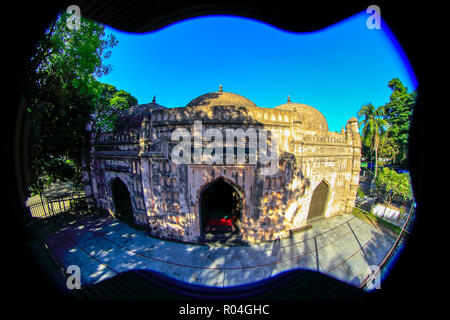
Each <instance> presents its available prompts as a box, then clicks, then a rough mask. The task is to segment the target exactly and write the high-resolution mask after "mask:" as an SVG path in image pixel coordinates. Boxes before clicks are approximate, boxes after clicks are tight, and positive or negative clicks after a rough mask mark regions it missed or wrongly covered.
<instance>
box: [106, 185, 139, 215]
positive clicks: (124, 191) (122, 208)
mask: <svg viewBox="0 0 450 320" xmlns="http://www.w3.org/2000/svg"><path fill="white" fill-rule="evenodd" d="M111 191H112V198H113V202H114V209H115V210H114V211H115V216H116V218H117V219H119V220H121V221H123V222H126V223H128V224H132V223H134V215H133V207H132V205H131V198H130V193H129V192H128V188H127V186H126V185H125V184H124V183H123V182H122V180H120V179H119V178H116V179H114V180H113V181H112V182H111Z"/></svg>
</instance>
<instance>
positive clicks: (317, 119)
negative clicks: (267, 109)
mask: <svg viewBox="0 0 450 320" xmlns="http://www.w3.org/2000/svg"><path fill="white" fill-rule="evenodd" d="M290 101H291V100H290V98H289V97H288V102H287V103H285V104H282V105H279V106H277V107H275V109H280V110H288V111H293V112H297V113H298V114H299V118H300V121H301V123H302V124H301V127H302V128H303V129H307V130H317V131H328V123H327V120H326V119H325V117H324V116H323V114H322V113H321V112H320V111H319V110H317V109H315V108H313V107H311V106H308V105H306V104H302V103H294V102H290Z"/></svg>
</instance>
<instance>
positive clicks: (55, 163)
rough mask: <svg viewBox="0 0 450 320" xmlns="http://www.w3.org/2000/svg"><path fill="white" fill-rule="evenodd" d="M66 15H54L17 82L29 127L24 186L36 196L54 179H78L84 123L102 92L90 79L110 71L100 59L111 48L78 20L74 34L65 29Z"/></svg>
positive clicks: (108, 39) (99, 31) (94, 26)
mask: <svg viewBox="0 0 450 320" xmlns="http://www.w3.org/2000/svg"><path fill="white" fill-rule="evenodd" d="M68 17H69V14H67V13H62V14H60V15H59V17H58V18H57V19H56V20H55V21H54V22H52V23H51V24H50V26H49V27H48V29H47V30H46V32H45V34H44V36H43V37H42V38H41V40H40V41H39V42H38V43H36V46H35V52H34V55H33V56H32V57H31V59H30V60H29V63H28V65H27V66H26V67H27V76H26V77H25V79H24V83H23V87H24V92H25V93H24V95H25V101H26V107H27V111H28V118H29V119H30V122H31V128H32V133H31V150H30V162H31V163H30V164H31V172H30V173H31V175H30V182H29V185H30V188H31V189H32V190H35V191H38V192H39V191H41V190H42V189H43V188H44V187H45V185H46V184H48V183H51V182H53V181H55V180H58V179H60V180H67V179H74V178H75V179H77V180H78V181H79V180H81V172H80V168H81V147H82V143H83V139H85V136H84V134H85V128H86V123H87V122H88V120H89V118H90V115H91V113H92V112H94V108H95V105H96V102H98V101H99V97H100V95H101V92H102V87H101V85H100V83H99V82H98V81H97V80H96V77H100V76H102V75H106V74H107V73H109V72H110V70H111V67H110V66H109V65H106V64H104V63H103V60H104V59H105V58H108V57H109V55H110V54H111V51H109V49H111V48H113V47H114V46H115V45H116V44H117V40H116V39H115V38H114V36H112V35H109V36H106V35H105V29H104V26H103V25H101V24H98V23H96V22H93V21H89V20H87V19H84V18H83V17H81V25H80V28H79V29H78V30H71V29H69V28H68V27H67V25H66V21H67V18H68ZM69 171H70V172H71V173H70V174H69V173H68V172H69Z"/></svg>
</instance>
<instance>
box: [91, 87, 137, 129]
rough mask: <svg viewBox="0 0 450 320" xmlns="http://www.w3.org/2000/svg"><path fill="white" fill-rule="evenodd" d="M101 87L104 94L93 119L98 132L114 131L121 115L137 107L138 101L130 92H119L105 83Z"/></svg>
mask: <svg viewBox="0 0 450 320" xmlns="http://www.w3.org/2000/svg"><path fill="white" fill-rule="evenodd" d="M100 85H101V87H102V93H101V95H100V98H99V101H98V103H97V104H96V109H95V111H94V113H93V114H92V118H93V120H94V123H95V127H96V129H97V130H98V131H100V132H107V131H112V130H113V129H114V125H115V123H116V121H117V119H118V117H119V115H120V113H121V112H123V111H125V110H127V109H128V108H130V107H132V106H134V105H137V104H138V101H137V99H136V98H135V97H133V96H132V95H131V94H130V93H129V92H126V91H124V90H117V88H116V87H114V86H113V85H110V84H105V83H101V84H100Z"/></svg>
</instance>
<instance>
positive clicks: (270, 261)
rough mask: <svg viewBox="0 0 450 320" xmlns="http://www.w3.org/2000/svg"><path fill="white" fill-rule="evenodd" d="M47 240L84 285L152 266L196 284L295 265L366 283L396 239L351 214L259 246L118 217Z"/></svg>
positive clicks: (232, 282)
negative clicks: (187, 239) (180, 237)
mask: <svg viewBox="0 0 450 320" xmlns="http://www.w3.org/2000/svg"><path fill="white" fill-rule="evenodd" d="M45 241H46V243H47V245H48V247H49V249H50V250H51V251H52V253H53V255H54V257H55V258H56V259H57V260H58V262H59V263H60V264H61V265H62V266H63V267H65V268H67V266H69V265H78V266H79V267H80V270H81V282H82V285H88V284H93V283H97V282H99V281H101V280H103V279H107V278H109V277H113V276H114V275H116V274H117V273H120V272H124V271H128V270H133V269H134V270H136V269H144V270H153V271H157V272H161V273H163V274H165V275H168V276H170V277H173V278H176V279H179V280H182V281H185V282H189V283H193V284H200V285H205V286H213V287H229V286H236V285H240V284H246V283H251V282H256V281H259V280H262V279H266V278H269V277H271V276H274V275H276V274H279V273H281V272H283V271H286V270H290V269H295V268H301V269H309V270H317V271H320V272H322V273H325V274H328V275H330V276H332V277H335V278H337V279H339V280H342V281H345V282H348V283H350V284H353V285H355V286H358V285H359V284H360V282H361V281H362V280H363V279H364V278H365V277H366V276H367V275H368V272H369V270H368V266H369V265H376V264H378V263H379V262H381V260H382V259H383V258H384V256H385V255H386V253H387V252H388V251H389V249H390V248H391V246H392V245H393V243H394V241H395V239H394V237H393V235H392V234H388V233H383V232H382V231H381V230H379V229H377V228H376V227H375V226H373V225H371V224H368V223H366V222H364V221H362V220H360V219H358V218H356V217H355V216H353V215H348V214H345V215H340V216H335V217H332V218H329V219H323V220H319V221H316V222H315V223H313V228H312V229H309V230H307V231H304V232H300V233H297V234H294V235H293V236H292V237H291V238H289V239H283V240H279V241H275V242H267V243H262V244H258V245H252V246H233V247H224V246H205V245H189V244H182V243H176V242H171V241H163V240H159V239H155V238H152V237H150V236H148V235H147V234H146V232H144V231H141V230H136V229H134V228H131V227H129V226H128V225H126V224H124V223H122V222H120V221H118V220H115V219H113V218H110V217H96V218H92V217H87V218H84V219H81V220H80V221H75V220H74V221H72V222H70V223H68V224H67V226H66V227H64V228H63V229H61V230H60V231H58V232H56V233H54V234H51V235H49V236H47V237H46V239H45Z"/></svg>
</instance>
